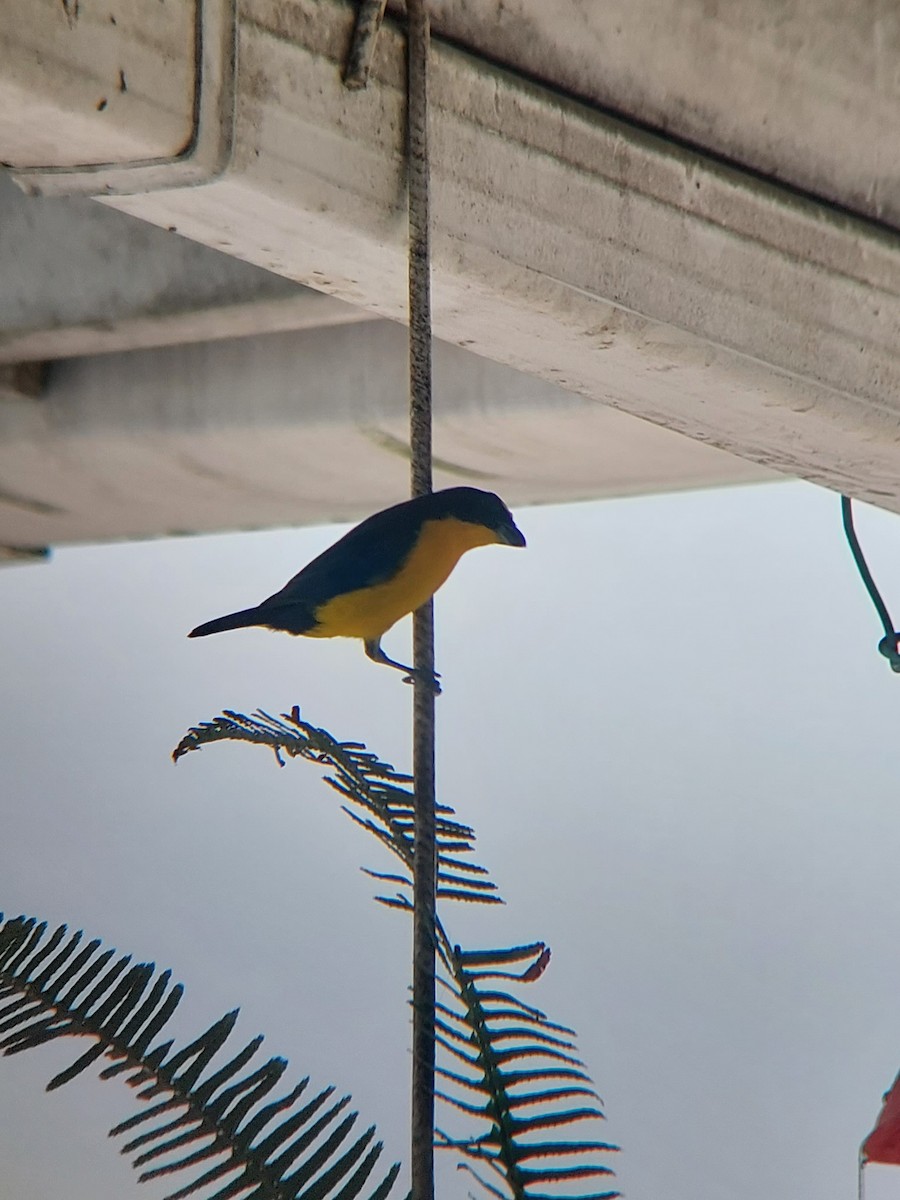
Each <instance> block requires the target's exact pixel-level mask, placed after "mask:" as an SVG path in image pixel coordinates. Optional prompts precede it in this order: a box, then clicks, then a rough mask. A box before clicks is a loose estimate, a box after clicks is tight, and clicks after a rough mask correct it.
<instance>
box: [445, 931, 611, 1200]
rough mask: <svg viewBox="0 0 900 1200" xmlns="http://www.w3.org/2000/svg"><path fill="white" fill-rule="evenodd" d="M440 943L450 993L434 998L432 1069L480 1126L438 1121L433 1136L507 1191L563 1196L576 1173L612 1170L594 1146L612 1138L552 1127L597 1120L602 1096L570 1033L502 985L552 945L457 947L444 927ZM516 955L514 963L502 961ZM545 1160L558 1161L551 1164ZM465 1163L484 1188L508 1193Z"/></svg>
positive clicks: (603, 1198) (582, 1176) (541, 1199)
mask: <svg viewBox="0 0 900 1200" xmlns="http://www.w3.org/2000/svg"><path fill="white" fill-rule="evenodd" d="M439 943H440V950H441V959H442V962H443V965H444V969H445V972H446V978H445V979H443V980H442V983H443V985H444V993H445V995H446V997H447V1002H446V1003H439V1004H438V1011H437V1016H436V1022H435V1024H436V1038H437V1042H438V1045H439V1046H440V1047H441V1048H442V1050H443V1051H444V1057H445V1059H446V1060H447V1061H448V1062H449V1063H450V1064H451V1065H450V1066H439V1067H438V1074H439V1075H440V1076H441V1077H442V1078H443V1079H444V1080H446V1082H447V1084H448V1085H449V1088H450V1089H452V1090H448V1091H445V1092H439V1093H438V1095H439V1096H440V1097H441V1099H443V1100H445V1101H446V1102H447V1103H449V1104H451V1105H452V1106H453V1107H454V1108H456V1109H458V1110H460V1111H462V1112H464V1113H466V1114H467V1115H468V1116H470V1117H474V1118H477V1119H478V1120H479V1122H480V1123H481V1124H482V1125H483V1126H484V1128H483V1131H482V1132H479V1133H477V1134H475V1135H473V1136H470V1137H466V1138H462V1139H460V1138H453V1137H450V1136H449V1135H448V1134H446V1133H443V1132H442V1131H440V1130H439V1131H438V1145H439V1146H443V1147H445V1148H448V1149H453V1150H456V1151H459V1152H461V1153H462V1154H464V1155H465V1156H466V1157H467V1158H469V1159H471V1160H473V1161H475V1162H478V1163H479V1164H481V1165H483V1166H484V1167H485V1168H487V1170H488V1171H489V1172H490V1176H491V1177H492V1178H493V1179H494V1180H495V1181H496V1182H500V1183H505V1184H506V1187H507V1189H508V1192H509V1193H511V1194H512V1196H513V1197H514V1200H551V1198H555V1197H559V1196H561V1195H563V1194H566V1195H568V1194H569V1192H568V1185H570V1184H572V1183H573V1182H575V1181H581V1180H588V1179H596V1178H598V1177H608V1176H610V1175H612V1174H613V1172H612V1171H611V1169H610V1168H609V1167H607V1166H606V1165H605V1163H602V1162H600V1161H599V1160H598V1155H599V1154H604V1153H609V1152H610V1151H615V1150H616V1149H617V1148H618V1147H616V1146H613V1145H610V1144H609V1143H608V1142H605V1141H598V1140H596V1139H594V1138H590V1137H586V1138H573V1137H571V1136H569V1137H566V1138H561V1137H558V1136H555V1131H557V1130H560V1129H564V1128H571V1127H572V1126H574V1125H576V1124H577V1125H580V1124H581V1123H582V1122H588V1123H596V1122H599V1121H602V1120H603V1110H602V1108H601V1101H600V1098H599V1096H598V1095H597V1093H596V1091H595V1090H594V1086H593V1084H592V1082H591V1080H590V1078H589V1077H588V1075H587V1073H586V1072H585V1070H584V1065H583V1063H582V1062H581V1061H580V1059H579V1058H578V1057H577V1055H576V1049H575V1044H574V1042H573V1041H572V1038H574V1036H575V1034H574V1032H573V1031H572V1030H571V1029H568V1028H566V1027H565V1026H564V1025H557V1024H555V1023H554V1022H552V1021H550V1020H548V1019H547V1016H546V1015H545V1014H544V1013H542V1012H541V1011H540V1010H539V1009H536V1008H532V1007H530V1006H529V1005H527V1004H524V1003H523V1002H522V1001H521V1000H519V999H518V998H517V997H516V996H514V995H513V994H512V993H511V992H510V991H509V990H507V989H508V988H509V987H510V986H514V985H515V984H517V983H529V982H532V981H533V980H535V979H537V978H538V977H539V976H540V975H541V974H542V973H543V971H544V970H545V968H546V966H547V963H548V961H549V958H550V952H549V950H547V948H546V947H545V946H544V945H543V943H541V942H537V943H534V944H532V945H529V946H513V947H509V948H505V949H502V950H480V951H464V950H461V949H460V947H459V946H451V945H450V944H449V941H448V940H447V938H446V935H445V934H444V933H443V930H439ZM517 964H519V965H520V969H519V970H518V971H516V970H510V969H509V968H510V967H514V966H516V965H517ZM521 964H524V969H521ZM501 988H502V990H500V989H501ZM548 1159H550V1160H554V1161H559V1160H564V1165H561V1166H549V1165H547V1162H546V1160H548ZM469 1169H470V1170H472V1172H473V1174H475V1175H476V1178H478V1180H479V1181H480V1182H481V1183H482V1184H483V1185H484V1186H485V1187H486V1188H487V1189H488V1190H489V1191H491V1192H493V1193H494V1194H495V1195H498V1196H502V1197H505V1196H506V1195H507V1192H505V1191H502V1190H498V1188H497V1186H496V1182H494V1183H492V1182H491V1181H490V1179H485V1178H484V1177H483V1175H481V1174H479V1173H478V1172H476V1171H475V1170H474V1168H471V1167H470V1168H469ZM548 1188H549V1189H550V1190H549V1192H548V1191H547V1190H546V1189H548ZM563 1188H566V1191H565V1193H563V1191H562V1190H561V1189H563ZM618 1194H619V1193H618V1192H616V1191H603V1192H592V1193H590V1194H588V1195H586V1194H585V1193H582V1192H579V1193H578V1195H579V1197H580V1200H612V1198H613V1197H615V1196H618Z"/></svg>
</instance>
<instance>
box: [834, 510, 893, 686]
mask: <svg viewBox="0 0 900 1200" xmlns="http://www.w3.org/2000/svg"><path fill="white" fill-rule="evenodd" d="M841 517H842V518H843V522H844V533H845V534H846V535H847V542H848V544H849V546H850V552H851V554H852V555H853V561H854V562H855V563H856V569H857V571H859V575H860V578H861V579H862V581H863V583H864V584H865V587H866V591H867V592H868V593H869V598H870V599H871V601H872V603H873V604H874V605H875V611H876V612H877V613H878V616H879V619H880V620H881V624H882V626H883V627H884V637H883V638H882V639H881V641H880V642H879V643H878V651H879V653H880V654H883V655H884V657H885V658H886V659H887V660H888V662H889V663H890V664H891V670H892V671H895V672H897V673H898V674H900V650H898V643H900V633H898V632H897V630H896V629H895V628H894V622H893V621H892V620H891V614H890V613H889V612H888V610H887V605H886V604H885V602H884V600H882V598H881V592H879V590H878V587H877V585H876V583H875V580H874V579H873V578H872V572H871V571H870V570H869V566H868V563H867V562H866V559H865V555H864V554H863V552H862V547H861V546H860V544H859V538H858V537H857V536H856V529H855V528H854V526H853V506H852V501H851V499H850V497H849V496H841Z"/></svg>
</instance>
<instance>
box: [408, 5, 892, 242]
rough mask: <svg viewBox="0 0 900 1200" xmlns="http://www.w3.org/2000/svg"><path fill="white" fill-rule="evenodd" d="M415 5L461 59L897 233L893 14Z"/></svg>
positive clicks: (809, 8)
mask: <svg viewBox="0 0 900 1200" xmlns="http://www.w3.org/2000/svg"><path fill="white" fill-rule="evenodd" d="M390 7H391V8H393V9H394V10H395V11H397V10H401V9H402V7H403V6H402V4H401V3H392V4H391V5H390ZM428 7H429V12H430V13H431V20H432V28H433V29H434V30H435V31H436V32H437V33H438V34H439V35H441V36H443V37H446V38H448V39H449V40H451V41H453V42H455V43H456V44H457V45H459V46H464V47H466V49H468V50H470V51H471V52H472V53H473V54H479V55H481V56H482V57H484V58H488V59H491V60H492V61H493V62H496V63H502V64H503V65H504V66H505V67H508V68H509V69H510V70H513V71H518V72H521V73H522V74H524V75H528V76H530V77H531V78H532V79H535V80H540V81H542V82H543V83H545V84H548V85H549V86H551V87H554V88H556V89H557V90H559V91H562V92H565V93H567V94H568V95H570V96H577V97H579V98H580V99H582V100H585V101H587V102H589V103H591V104H595V105H599V106H602V107H603V108H605V109H606V110H607V111H610V112H615V113H618V114H620V115H622V116H624V117H627V118H628V119H630V120H633V121H635V122H640V123H642V124H643V125H645V126H646V127H648V128H652V129H654V130H655V131H657V132H659V133H662V134H665V135H669V136H671V137H672V138H676V139H679V140H681V141H682V142H685V143H689V144H692V145H694V146H697V147H699V148H701V149H703V150H706V151H709V152H710V153H711V154H715V155H718V156H719V157H720V158H722V159H723V160H727V161H729V162H731V163H734V164H740V165H742V166H744V167H747V168H750V169H751V170H754V171H757V172H759V173H760V174H761V175H765V176H767V177H770V178H773V179H778V180H781V181H782V182H784V183H787V184H790V185H792V186H793V187H796V188H800V189H802V190H804V191H806V192H808V193H810V194H811V195H815V196H819V197H821V198H822V199H825V200H830V201H833V202H834V203H835V204H839V205H841V206H843V207H844V208H846V209H848V210H851V211H853V212H856V213H859V214H863V215H867V216H870V217H873V218H875V219H877V220H879V221H884V222H886V223H889V224H892V225H893V226H895V227H898V226H900V179H898V176H897V170H896V164H897V160H898V158H900V92H898V88H897V64H898V62H900V7H898V6H897V5H896V4H871V3H869V4H840V3H838V4H836V3H834V2H833V0H779V3H778V4H777V5H773V4H770V3H768V2H767V0H762V2H760V0H757V2H755V3H754V2H753V0H743V2H742V3H739V4H734V3H732V4H711V3H710V0H603V3H602V4H590V3H587V4H586V3H584V0H430V2H429V6H428Z"/></svg>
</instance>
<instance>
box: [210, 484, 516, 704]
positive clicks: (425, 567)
mask: <svg viewBox="0 0 900 1200" xmlns="http://www.w3.org/2000/svg"><path fill="white" fill-rule="evenodd" d="M491 543H500V544H502V545H506V546H524V545H525V538H524V537H523V536H522V533H521V531H520V530H519V529H518V527H517V526H516V523H515V521H514V520H513V517H512V513H511V512H510V511H509V509H508V508H507V507H506V505H505V504H504V503H503V501H502V500H501V499H500V497H499V496H496V495H495V494H494V493H493V492H483V491H480V490H479V489H478V488H471V487H455V488H447V489H445V490H444V491H440V492H431V493H429V494H428V495H426V496H417V497H416V498H415V499H414V500H407V501H405V502H404V503H403V504H395V505H394V506H393V507H392V508H386V509H384V510H383V511H382V512H377V513H375V514H374V515H373V516H371V517H367V518H366V520H365V521H363V522H362V523H361V524H359V525H357V526H356V528H355V529H351V530H350V532H349V533H346V534H345V535H344V536H343V537H342V538H341V539H340V540H339V541H337V542H335V543H334V545H333V546H329V548H328V549H327V550H325V551H324V552H323V553H322V554H320V555H319V557H318V558H314V559H313V561H312V562H311V563H309V564H308V565H307V566H305V567H304V568H303V570H302V571H300V572H299V574H297V575H295V576H294V578H293V579H291V580H290V581H289V582H288V583H286V584H285V585H284V587H283V588H282V589H281V591H280V592H276V593H275V594H274V596H269V598H268V599H267V600H263V602H262V603H261V604H258V605H256V607H255V608H244V609H242V610H241V611H240V612H234V613H229V614H228V615H227V616H224V617H218V618H217V619H216V620H215V621H207V622H206V623H205V624H204V625H198V626H197V628H196V629H192V630H191V632H190V633H189V634H188V637H192V638H196V637H206V636H207V634H210V633H221V632H222V631H223V630H226V629H243V628H246V627H248V626H257V625H258V626H262V627H263V628H264V629H279V630H283V631H284V632H285V633H292V634H301V635H302V636H304V637H351V638H361V639H362V641H363V644H364V646H365V650H366V654H367V655H368V657H369V658H371V659H372V661H373V662H377V663H383V664H384V665H385V666H387V667H396V668H397V670H398V671H405V672H406V673H407V681H408V682H411V681H412V679H413V678H414V676H415V671H414V669H413V668H412V667H408V666H405V665H404V664H403V663H399V662H395V660H394V659H392V658H388V656H387V654H385V652H384V651H383V650H382V648H381V639H382V637H383V636H384V634H385V633H387V631H388V630H389V629H390V628H391V626H392V625H395V624H396V623H397V621H399V620H400V619H401V618H402V617H405V616H407V614H409V613H411V612H415V610H416V609H417V608H420V607H421V605H423V604H424V603H425V602H426V601H427V600H429V599H430V598H431V597H432V596H433V595H434V593H435V592H436V591H437V590H438V588H439V587H440V586H441V584H442V583H444V582H445V581H446V579H447V577H448V576H449V574H450V572H451V571H452V570H453V568H454V567H455V566H456V564H457V562H459V559H460V558H461V557H462V555H463V554H464V553H465V552H466V551H467V550H472V549H474V547H475V546H487V545H490V544H491Z"/></svg>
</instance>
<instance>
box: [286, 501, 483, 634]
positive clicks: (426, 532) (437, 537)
mask: <svg viewBox="0 0 900 1200" xmlns="http://www.w3.org/2000/svg"><path fill="white" fill-rule="evenodd" d="M496 540H497V539H496V537H495V535H494V534H493V533H492V532H491V530H489V529H485V528H484V527H483V526H481V525H470V524H469V523H468V522H466V521H457V520H455V519H454V518H446V519H444V520H440V521H429V522H427V523H426V524H425V525H424V526H423V528H422V532H421V534H420V535H419V539H418V541H417V542H416V544H415V546H414V547H413V550H412V552H411V553H410V555H409V557H408V558H407V559H406V562H405V563H404V564H403V565H402V567H401V568H400V570H399V571H398V572H397V574H396V575H394V576H393V578H392V579H388V580H387V581H386V582H384V583H378V584H375V586H374V587H367V588H360V589H359V590H358V591H355V592H345V593H344V595H342V596H335V598H334V599H333V600H329V601H327V603H325V604H323V605H321V607H320V608H319V609H318V610H317V612H316V622H317V624H316V626H315V628H313V629H311V630H310V631H309V633H308V634H307V635H306V636H307V637H354V638H364V639H365V640H366V641H370V640H372V639H374V638H379V637H381V635H382V634H383V633H386V632H387V630H388V629H390V627H391V626H392V625H395V624H396V623H397V621H399V620H400V619H401V618H402V617H405V616H407V614H408V613H411V612H415V610H416V609H417V608H420V607H421V606H422V605H423V604H424V603H425V601H426V600H428V599H429V598H430V597H431V596H433V595H434V593H435V592H436V591H437V590H438V588H439V587H440V586H441V584H442V583H444V582H445V581H446V579H447V577H448V575H449V574H450V572H451V571H452V570H453V568H454V567H455V566H456V564H457V563H458V562H459V560H460V557H461V556H462V555H463V554H464V553H465V552H466V550H471V549H472V548H473V547H475V546H484V545H487V544H488V543H489V542H494V541H496Z"/></svg>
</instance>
